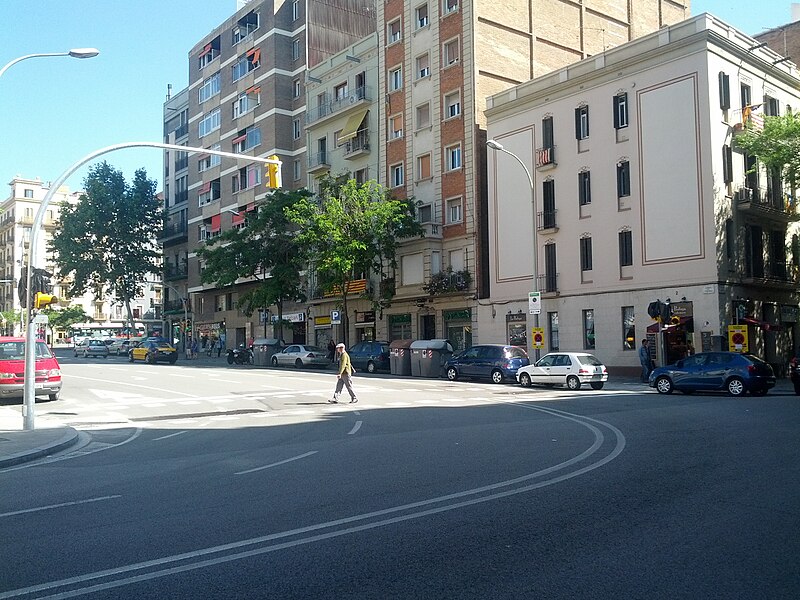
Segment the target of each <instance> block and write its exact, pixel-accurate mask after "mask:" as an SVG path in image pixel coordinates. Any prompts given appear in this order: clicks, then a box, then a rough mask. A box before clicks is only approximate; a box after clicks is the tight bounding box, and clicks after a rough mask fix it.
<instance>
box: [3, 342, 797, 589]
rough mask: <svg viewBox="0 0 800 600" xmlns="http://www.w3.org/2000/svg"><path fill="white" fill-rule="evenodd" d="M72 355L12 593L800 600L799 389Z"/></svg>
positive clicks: (7, 555) (12, 571)
mask: <svg viewBox="0 0 800 600" xmlns="http://www.w3.org/2000/svg"><path fill="white" fill-rule="evenodd" d="M221 365H222V363H220V366H219V367H216V368H214V367H208V368H202V367H197V366H186V365H181V364H180V363H179V364H178V365H175V366H170V365H155V366H150V365H141V364H135V365H131V364H128V363H127V362H126V361H125V359H124V358H120V359H117V358H116V357H112V358H109V359H107V360H103V359H96V360H93V359H89V360H85V359H77V360H75V359H67V360H64V361H62V367H63V369H64V371H65V373H66V375H67V384H66V385H65V388H64V391H63V394H62V400H59V401H58V402H54V403H49V402H46V403H40V404H38V405H37V419H40V420H44V421H50V422H60V423H68V424H71V425H72V426H74V427H76V428H78V429H80V430H81V431H82V434H81V437H82V442H81V443H80V444H79V445H78V446H76V447H74V448H72V449H70V451H68V452H67V453H65V454H62V455H60V456H56V457H52V458H50V459H45V460H41V461H38V462H35V463H29V464H26V465H22V466H18V467H16V468H10V469H7V470H5V471H0V539H2V540H3V542H4V543H2V544H0V565H2V567H0V599H3V598H71V597H88V598H104V599H106V598H137V599H141V598H154V599H155V598H159V599H163V598H171V599H172V598H237V599H238V598H243V599H244V598H254V599H255V598H259V599H261V598H281V599H284V598H298V599H300V598H302V599H316V598H326V599H327V598H359V599H364V598H381V599H384V598H425V599H428V598H458V599H464V598H476V599H477V598H481V599H486V598H537V599H538V598H565V599H566V598H604V599H607V598H648V599H651V598H747V599H750V598H771V599H772V598H796V597H798V594H799V593H800V568H799V567H798V566H797V556H798V555H799V552H798V551H800V542H798V540H797V536H798V532H800V509H799V508H798V507H800V502H798V498H799V497H800V468H799V467H798V464H800V460H799V459H800V450H799V449H798V442H800V436H798V431H799V430H800V401H798V399H797V397H795V396H794V395H778V394H771V395H769V396H767V397H761V398H756V397H750V396H745V397H742V398H735V399H734V398H729V397H727V396H723V395H715V396H699V395H692V396H684V395H680V394H674V395H672V396H659V395H658V394H656V393H654V392H652V391H650V390H648V389H647V388H644V387H642V386H636V385H627V384H626V385H614V384H613V382H612V384H611V385H609V386H608V387H607V388H606V389H604V390H602V391H593V390H581V391H579V392H577V393H573V392H568V391H565V390H549V389H536V390H526V389H522V388H520V387H518V386H515V385H500V386H495V385H491V384H488V383H487V384H483V383H471V382H455V383H450V382H447V381H444V380H442V381H433V380H407V379H406V380H402V379H396V378H386V377H371V376H366V375H364V376H357V377H356V379H355V385H356V389H357V390H358V392H359V398H360V402H359V403H358V404H355V405H348V404H340V405H330V404H328V402H327V399H328V398H329V397H330V395H331V391H332V388H333V385H334V377H333V375H332V374H330V373H323V372H305V371H303V372H298V371H294V370H286V371H277V370H271V369H266V370H262V369H248V368H243V367H238V368H236V367H233V368H228V367H222V366H221Z"/></svg>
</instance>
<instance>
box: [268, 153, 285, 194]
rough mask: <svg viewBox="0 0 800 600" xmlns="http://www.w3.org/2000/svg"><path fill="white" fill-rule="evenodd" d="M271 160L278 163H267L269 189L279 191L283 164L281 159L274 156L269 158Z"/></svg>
mask: <svg viewBox="0 0 800 600" xmlns="http://www.w3.org/2000/svg"><path fill="white" fill-rule="evenodd" d="M267 158H268V159H269V160H274V161H276V162H270V163H267V187H268V188H272V189H273V190H277V189H278V188H280V187H281V183H282V182H281V165H282V164H283V163H282V162H281V161H280V159H279V158H278V157H277V156H276V155H275V154H273V155H272V156H268V157H267Z"/></svg>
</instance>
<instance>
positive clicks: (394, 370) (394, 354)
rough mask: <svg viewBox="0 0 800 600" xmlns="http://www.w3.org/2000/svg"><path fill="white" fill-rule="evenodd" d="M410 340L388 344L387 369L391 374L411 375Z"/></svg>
mask: <svg viewBox="0 0 800 600" xmlns="http://www.w3.org/2000/svg"><path fill="white" fill-rule="evenodd" d="M411 343H412V342H411V340H395V341H393V342H392V343H391V344H389V371H390V372H391V374H392V375H411Z"/></svg>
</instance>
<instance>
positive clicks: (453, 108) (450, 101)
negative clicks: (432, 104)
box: [444, 92, 461, 119]
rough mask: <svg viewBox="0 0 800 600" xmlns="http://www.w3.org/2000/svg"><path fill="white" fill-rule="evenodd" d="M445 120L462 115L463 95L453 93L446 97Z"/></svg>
mask: <svg viewBox="0 0 800 600" xmlns="http://www.w3.org/2000/svg"><path fill="white" fill-rule="evenodd" d="M444 107H445V108H444V118H445V119H452V118H453V117H457V116H458V115H460V114H461V93H460V92H451V93H449V94H447V95H446V96H445V97H444Z"/></svg>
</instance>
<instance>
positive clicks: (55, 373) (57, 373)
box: [47, 369, 61, 377]
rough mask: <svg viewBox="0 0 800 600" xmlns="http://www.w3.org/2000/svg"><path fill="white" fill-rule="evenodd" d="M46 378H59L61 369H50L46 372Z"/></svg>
mask: <svg viewBox="0 0 800 600" xmlns="http://www.w3.org/2000/svg"><path fill="white" fill-rule="evenodd" d="M47 376H48V377H61V369H50V370H49V371H48V372H47Z"/></svg>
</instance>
